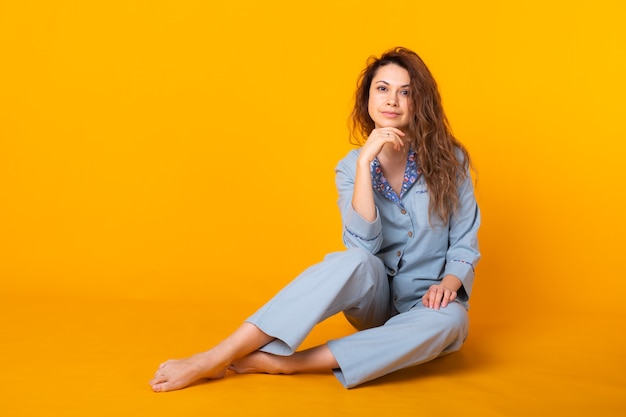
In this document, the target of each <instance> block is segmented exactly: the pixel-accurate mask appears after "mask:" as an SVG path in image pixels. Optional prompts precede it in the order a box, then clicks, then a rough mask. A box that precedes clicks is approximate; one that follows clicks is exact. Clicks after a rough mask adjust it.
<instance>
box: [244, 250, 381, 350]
mask: <svg viewBox="0 0 626 417" xmlns="http://www.w3.org/2000/svg"><path fill="white" fill-rule="evenodd" d="M340 311H350V312H351V313H352V314H353V315H354V316H355V317H356V316H359V314H358V312H359V311H361V314H360V315H361V316H363V317H367V321H368V322H369V325H370V327H371V326H377V325H381V324H383V323H384V322H385V321H386V320H387V319H388V318H389V317H390V316H391V312H392V311H393V304H392V302H391V296H390V294H389V282H388V279H387V273H386V271H385V267H384V265H383V263H382V261H381V260H380V259H378V258H377V257H376V256H374V255H372V254H370V253H368V252H366V251H364V250H362V249H350V250H347V251H344V252H337V253H332V254H330V255H328V256H326V258H324V260H323V261H322V262H321V263H319V264H317V265H314V266H312V267H310V268H308V269H307V270H305V271H304V272H303V273H302V274H300V275H299V276H298V277H297V278H296V279H295V280H293V281H292V282H291V283H290V284H289V285H287V286H286V287H285V288H284V289H283V290H282V291H280V292H279V293H278V294H276V296H275V297H274V298H272V299H271V300H270V301H269V302H268V303H267V304H265V305H264V306H263V307H262V308H261V309H260V310H259V311H257V312H256V313H255V314H254V315H253V316H252V317H250V318H249V319H248V320H247V321H248V322H249V323H252V324H254V325H255V326H257V327H258V328H259V329H261V330H262V331H263V332H264V333H266V334H268V335H270V336H272V337H274V338H276V339H275V340H273V341H272V342H270V343H269V344H267V345H266V346H263V347H262V348H261V350H262V351H264V352H268V353H272V354H276V355H291V354H293V353H294V351H295V350H296V349H297V347H298V346H299V345H300V344H301V343H302V341H303V340H304V338H305V337H306V336H307V335H308V334H309V332H310V331H311V330H312V329H313V327H314V326H315V325H316V324H317V323H319V322H321V321H323V320H324V319H326V318H328V317H330V316H332V315H334V314H336V313H338V312H340Z"/></svg>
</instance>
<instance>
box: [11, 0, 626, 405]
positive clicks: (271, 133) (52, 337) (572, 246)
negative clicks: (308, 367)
mask: <svg viewBox="0 0 626 417" xmlns="http://www.w3.org/2000/svg"><path fill="white" fill-rule="evenodd" d="M625 18H626V8H625V6H624V2H622V1H620V0H598V1H593V2H591V1H581V0H574V1H565V0H559V1H538V0H530V1H523V2H521V1H520V2H506V1H496V0H482V1H474V2H466V1H460V0H459V1H453V0H447V1H415V0H411V1H407V0H400V1H396V2H375V1H356V0H354V1H341V0H339V1H331V0H324V1H311V2H305V3H302V4H300V3H299V2H292V1H276V2H261V1H232V2H210V1H200V0H181V1H165V0H160V1H156V0H155V1H138V0H126V1H125V0H108V1H78V0H59V1H50V2H47V1H16V0H13V1H10V0H7V1H0V60H1V61H0V280H1V288H2V289H1V293H0V294H2V299H3V300H2V302H1V303H0V313H2V319H1V320H2V322H1V323H2V326H3V330H2V333H3V334H2V335H0V348H2V350H3V356H4V357H6V358H8V359H7V360H9V361H10V362H11V363H12V365H11V366H9V368H8V369H7V368H6V367H5V368H4V370H0V380H1V382H0V387H1V389H0V392H2V394H0V395H1V396H2V397H0V412H2V410H3V408H4V409H5V410H8V411H9V412H10V413H9V414H5V413H2V414H3V415H37V413H35V414H33V413H32V410H39V408H38V407H41V408H42V409H45V410H47V411H46V412H43V411H41V412H40V413H39V414H38V415H99V414H98V413H102V415H111V413H114V412H115V413H118V414H119V413H120V412H121V411H119V409H118V408H120V409H121V407H122V404H124V407H130V410H135V411H134V414H133V415H138V414H137V413H138V412H139V411H137V410H139V409H140V410H144V411H145V410H150V411H149V413H150V414H153V415H157V414H158V412H164V413H165V412H170V411H173V410H174V411H175V410H180V408H179V407H183V410H184V407H187V409H189V410H196V408H194V407H198V410H199V409H201V404H203V401H207V397H211V398H213V399H214V395H213V394H211V393H212V392H214V391H212V389H213V388H211V387H212V386H211V387H208V386H206V385H200V386H198V387H197V388H193V389H191V390H189V391H183V392H181V393H176V394H171V395H169V397H168V396H152V395H151V394H149V393H148V391H147V385H146V381H147V380H148V379H149V377H150V374H151V373H152V371H153V368H154V366H155V365H156V364H157V363H158V362H159V361H161V360H163V359H166V357H163V356H168V355H185V354H189V353H192V352H194V351H195V350H199V349H203V348H205V347H208V345H210V344H211V343H212V342H214V341H217V340H219V339H220V338H221V337H223V336H224V334H225V333H226V332H227V331H229V330H231V329H232V328H233V327H234V326H235V325H237V323H239V322H240V321H241V320H242V319H244V318H245V317H246V316H247V315H248V314H250V313H251V312H252V311H253V310H254V309H255V308H257V307H258V306H259V305H260V304H261V303H262V302H263V301H265V300H266V299H267V298H268V297H269V296H271V295H272V294H273V293H274V292H275V291H276V290H278V289H279V288H281V287H282V286H283V285H284V284H285V283H287V282H288V281H289V280H291V279H292V278H293V277H294V276H295V275H296V274H297V273H298V272H300V271H301V270H302V269H303V268H305V267H306V266H308V265H310V264H311V263H313V262H317V261H319V260H320V259H321V258H322V257H323V255H324V254H325V253H327V252H330V251H334V250H339V249H341V248H342V245H341V235H340V231H341V228H340V222H339V216H338V210H337V208H336V203H335V202H336V191H335V188H334V172H333V168H334V166H335V163H336V162H337V160H339V159H340V158H341V157H342V156H343V155H344V154H345V153H346V152H347V151H348V150H349V149H351V148H352V146H351V145H350V144H349V143H348V130H347V119H348V115H349V111H350V108H351V107H350V106H351V102H352V94H353V91H354V86H355V81H356V77H357V75H358V73H359V71H360V70H361V69H362V67H363V65H364V62H365V59H366V58H367V57H368V56H369V55H372V54H379V53H380V52H382V51H383V50H385V49H387V48H389V47H392V46H395V45H403V46H407V47H409V48H411V49H414V50H415V51H417V52H418V53H419V54H420V55H421V56H422V58H423V59H424V60H425V61H426V63H427V64H428V65H429V67H430V68H431V70H432V71H433V73H434V75H435V78H436V79H437V80H438V82H439V84H440V89H441V93H442V95H443V99H444V106H445V108H446V110H447V113H448V116H449V119H450V121H451V124H452V127H453V130H454V133H455V135H456V136H457V137H458V138H459V139H460V140H461V141H462V142H464V143H465V144H466V145H467V147H468V148H469V150H470V152H471V154H472V156H473V158H474V163H475V166H476V169H477V175H476V177H477V197H478V200H479V203H480V206H481V209H482V214H483V226H482V229H481V232H480V244H481V249H482V252H483V260H482V261H481V263H480V265H479V267H478V270H477V281H476V285H475V287H474V295H473V299H472V309H471V318H472V323H473V324H472V325H473V326H474V327H473V331H472V336H470V340H469V342H468V348H467V349H466V350H465V351H462V353H460V354H458V355H457V356H456V359H455V358H454V357H453V358H452V359H448V358H446V359H443V360H441V361H439V362H437V361H436V362H435V363H434V364H429V365H427V367H426V368H425V371H423V372H425V373H426V374H431V379H427V378H423V377H418V378H417V381H415V380H413V379H412V378H406V379H402V378H400V379H398V380H397V381H396V380H393V378H394V377H393V376H392V377H391V379H390V380H389V381H391V382H394V383H395V384H396V385H394V383H391V384H384V383H383V385H382V386H376V385H375V384H374V386H376V388H375V389H374V388H373V386H371V387H370V388H365V389H364V390H365V391H364V390H361V391H360V392H361V393H364V392H366V393H367V395H365V396H364V395H362V394H358V393H359V391H358V390H354V391H340V388H339V385H338V384H337V383H336V382H335V381H333V380H332V377H329V376H328V375H324V376H311V377H310V379H306V378H305V379H303V380H302V381H304V383H305V384H308V385H306V387H307V390H319V392H318V391H313V392H314V393H315V392H318V393H319V394H320V398H321V393H322V392H325V393H326V394H325V395H327V396H330V397H329V398H333V400H332V401H333V402H330V403H329V405H328V407H331V409H335V410H341V407H346V409H355V407H356V408H358V407H359V406H360V407H363V410H362V413H361V414H363V412H364V411H365V412H367V411H368V410H369V411H371V412H377V413H378V412H379V411H380V410H379V409H377V408H376V407H374V406H372V405H371V404H368V401H373V400H372V398H376V401H378V402H377V404H378V403H380V402H381V401H382V402H384V401H385V400H384V395H389V397H387V398H388V400H387V401H390V402H392V403H393V404H395V405H394V406H395V407H396V410H398V411H404V410H409V409H411V410H413V409H419V410H428V407H429V406H432V410H438V411H440V409H441V407H440V404H441V403H442V401H444V400H445V399H447V398H448V397H447V396H446V389H450V388H446V387H450V384H456V383H458V384H459V386H456V385H453V387H454V388H451V390H453V392H447V394H448V395H451V396H456V397H457V398H458V396H461V398H462V399H463V401H462V404H459V405H458V406H457V407H458V410H459V411H462V410H464V409H465V408H467V407H470V408H471V407H479V406H478V404H492V405H493V407H491V408H489V407H487V406H483V407H487V408H484V409H482V411H481V413H482V415H528V413H530V412H534V410H536V409H539V408H541V409H544V410H552V411H551V413H552V414H550V415H559V412H563V413H564V414H563V415H572V414H571V412H570V411H572V410H578V411H580V410H598V409H600V410H601V411H603V412H604V413H608V414H611V413H617V412H618V411H619V410H620V409H621V410H623V409H624V406H626V403H625V402H624V399H623V394H624V389H625V387H626V381H625V379H624V372H625V371H626V361H625V359H624V350H625V348H626V341H625V336H624V335H623V332H624V325H623V320H624V319H625V318H626V312H625V308H624V307H623V305H622V303H623V298H624V292H625V290H626V283H625V282H626V281H625V280H624V279H623V277H622V275H623V273H622V271H621V267H620V263H619V262H620V260H621V259H622V258H623V253H622V252H623V248H624V243H623V236H624V235H625V234H626V222H625V220H624V208H623V203H624V180H626V175H625V174H624V170H623V160H624V156H625V150H626V144H625V139H626V128H625V127H624V119H625V116H626V106H625V105H624V97H625V96H626V82H625V81H624V74H626V50H625V45H626V36H625V30H624V24H623V22H624V20H625ZM333 326H334V327H333ZM344 326H345V324H343V322H339V321H337V322H331V323H330V324H328V327H327V328H326V330H324V329H325V328H324V327H322V328H321V330H320V333H319V334H318V336H315V335H313V336H312V337H313V341H312V342H315V341H317V339H315V337H319V341H322V342H323V341H324V340H326V339H328V338H330V337H337V336H338V335H340V334H343V333H345V332H346V331H349V329H348V328H347V327H344ZM324 332H327V333H324ZM334 332H338V333H339V334H335V333H334ZM103 335H108V336H106V337H105V336H103ZM96 346H97V347H96ZM120 356H121V357H122V359H120ZM459 358H460V359H459ZM120 361H121V362H120ZM437 363H439V366H441V367H442V368H445V371H446V372H444V374H446V375H448V377H449V374H450V373H452V375H453V376H452V382H451V381H450V380H448V379H442V380H440V379H439V378H440V377H439V375H441V372H440V369H438V368H437V366H438V365H437ZM51 364H52V365H51ZM121 364H124V365H121ZM481 365H482V366H481ZM50 366H53V370H54V371H55V375H56V376H55V377H54V378H51V377H50V375H49V374H48V373H49V372H50ZM129 366H130V368H128V367H129ZM133 366H134V367H133ZM116 367H119V368H124V369H132V372H131V371H129V372H127V373H123V374H122V376H120V373H118V372H113V371H112V370H113V369H117V368H116ZM459 367H461V368H462V369H464V370H465V371H464V372H462V374H461V376H458V375H457V374H454V370H455V369H457V368H459ZM103 368H106V369H108V373H106V372H105V376H104V377H102V374H101V373H102V369H103ZM412 372H413V371H412ZM3 373H4V374H3ZM414 374H415V375H422V374H421V373H420V372H419V371H415V372H414ZM414 374H411V375H414ZM490 375H491V377H492V379H489V378H490ZM247 378H248V379H244V378H243V377H242V378H241V379H240V380H242V381H251V382H246V383H248V384H251V385H249V386H250V387H253V386H254V387H257V388H255V389H258V386H257V385H254V384H262V385H263V386H266V385H268V384H272V383H275V384H279V385H275V386H274V388H273V389H274V390H278V391H279V390H282V389H288V390H289V389H291V390H296V391H297V390H299V389H301V388H298V384H299V382H298V380H297V377H296V378H295V379H289V378H287V379H273V378H274V377H261V379H255V378H256V376H250V377H247ZM263 378H265V379H263ZM455 378H456V379H455ZM459 378H460V379H459ZM54 380H56V381H57V382H56V383H51V382H50V381H54ZM227 380H228V381H227ZM227 380H225V381H223V382H224V385H223V386H226V387H228V388H220V389H221V390H224V392H225V393H222V394H220V395H222V396H226V397H229V396H231V397H233V396H235V395H241V387H239V386H237V385H236V382H235V381H239V380H238V379H237V378H231V379H227ZM44 381H45V384H46V385H45V389H44V388H42V387H41V386H40V385H41V384H42V383H43V382H44ZM58 381H63V382H62V383H60V382H58ZM230 381H232V382H230ZM257 381H258V382H257ZM503 381H506V382H503ZM93 384H96V387H98V388H97V389H96V388H93V389H90V388H87V387H90V386H93ZM98 384H100V385H98ZM412 384H424V386H423V387H420V392H422V393H423V395H424V397H425V398H423V397H420V396H419V395H418V396H417V397H415V395H414V394H411V393H412V392H413V391H412V390H413V389H414V387H415V385H412ZM433 384H434V385H433ZM437 384H440V385H437ZM215 386H218V385H217V384H216V385H215ZM294 386H295V388H294ZM433 386H435V387H441V389H439V390H435V389H432V391H429V388H428V387H430V388H432V387H433ZM116 387H120V388H119V389H118V388H116ZM538 387H541V388H538ZM554 387H560V388H557V389H556V391H553V390H554V389H555V388H554ZM544 388H545V389H544ZM229 389H230V390H231V391H228V390H229ZM385 390H386V391H385ZM464 390H469V391H464ZM331 391H332V392H331ZM103 392H105V393H106V394H103ZM246 392H248V393H249V391H246ZM250 392H252V391H250ZM306 392H310V391H306ZM355 392H356V393H357V394H354V393H355ZM398 392H403V393H406V397H404V396H401V399H397V398H396V399H395V400H394V399H393V396H394V393H395V395H397V393H398ZM190 393H191V394H190ZM464 393H465V394H464ZM302 395H309V394H306V393H305V391H303V392H302ZM313 395H317V394H313ZM351 395H352V396H351ZM358 395H361V397H357V396H358ZM31 396H32V397H31ZM333 396H339V398H340V400H337V397H333ZM481 396H484V398H482V397H481ZM379 397H380V398H379ZM38 398H39V400H37V399H38ZM220 398H224V397H220ZM262 398H264V399H267V398H268V397H267V396H264V397H259V398H257V400H261V399H262ZM293 398H296V399H297V398H299V397H298V393H296V394H294V397H293ZM357 398H358V401H357V400H356V399H357ZM381 398H383V399H381ZM480 398H482V399H480ZM479 399H480V400H479ZM279 400H280V398H279V397H276V398H274V397H272V401H279ZM431 400H434V401H431ZM209 401H213V400H209ZM280 401H282V400H280ZM293 401H294V404H297V402H298V400H293ZM337 401H339V403H338V402H337ZM353 401H354V402H355V404H356V403H357V402H358V404H360V405H355V404H353V403H352V402H353ZM481 401H482V402H481ZM489 401H492V402H491V403H489ZM494 401H495V403H494ZM418 402H419V404H420V405H419V406H418V405H417V404H418ZM183 404H185V405H183ZM332 404H334V405H332ZM337 404H340V405H337ZM425 404H429V405H425ZM446 404H447V402H446ZM213 406H215V404H213ZM33 407H35V408H33ZM103 407H104V408H103ZM133 407H136V408H133ZM242 407H243V406H242ZM246 407H248V406H246ZM249 407H252V406H249ZM311 407H313V408H311ZM333 407H334V408H333ZM424 407H426V408H425V409H424ZM450 407H452V408H453V409H455V408H454V406H450ZM568 407H569V408H568ZM598 407H600V408H598ZM307 409H308V410H309V411H311V410H314V409H315V408H314V406H313V405H309V406H308V407H307ZM29 410H30V411H29ZM86 410H88V411H86ZM241 410H251V408H245V407H244V408H242V409H241ZM324 410H325V412H330V411H328V410H327V409H326V408H324ZM455 410H456V409H455ZM21 413H23V414H21ZM72 413H75V414H72ZM221 413H222V414H221V415H227V414H228V413H227V412H226V411H224V410H222V411H221ZM225 413H226V414H225ZM268 413H269V412H268ZM303 413H304V414H305V415H306V412H304V411H303ZM131 414H132V413H131ZM313 414H319V413H317V412H316V413H313ZM129 415H130V414H129ZM258 415H264V414H262V413H261V414H258ZM329 415H332V414H329ZM546 415H548V414H546Z"/></svg>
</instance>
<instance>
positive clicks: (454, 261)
mask: <svg viewBox="0 0 626 417" xmlns="http://www.w3.org/2000/svg"><path fill="white" fill-rule="evenodd" d="M459 202H460V207H459V210H458V212H457V213H456V214H455V215H453V216H451V218H450V224H449V229H450V230H449V242H450V245H449V247H448V251H447V252H446V266H445V271H444V277H443V279H442V281H441V282H440V283H439V284H437V285H432V286H431V287H430V288H429V289H428V291H427V293H426V294H425V295H424V297H423V298H422V303H423V304H424V305H425V306H426V307H429V308H434V309H439V308H440V307H444V308H445V307H446V306H447V305H448V304H449V303H450V302H452V301H454V300H455V299H456V297H457V295H458V292H459V291H460V290H462V291H463V294H464V295H465V296H469V294H470V293H471V290H472V285H473V282H474V268H475V266H476V264H477V263H478V260H479V259H480V252H479V250H478V228H479V226H480V211H479V209H478V205H477V204H476V198H475V196H474V188H473V186H472V179H471V176H470V175H469V172H468V173H467V175H466V177H465V179H464V180H463V182H462V183H461V184H459Z"/></svg>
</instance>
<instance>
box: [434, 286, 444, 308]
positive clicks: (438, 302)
mask: <svg viewBox="0 0 626 417" xmlns="http://www.w3.org/2000/svg"><path fill="white" fill-rule="evenodd" d="M443 296H444V292H443V290H442V289H441V288H437V293H436V294H435V302H434V303H433V308H434V309H435V310H439V308H440V307H441V300H442V299H443Z"/></svg>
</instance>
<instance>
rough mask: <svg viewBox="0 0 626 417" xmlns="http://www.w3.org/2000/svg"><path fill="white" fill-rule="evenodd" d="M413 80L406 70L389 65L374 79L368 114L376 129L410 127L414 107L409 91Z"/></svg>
mask: <svg viewBox="0 0 626 417" xmlns="http://www.w3.org/2000/svg"><path fill="white" fill-rule="evenodd" d="M410 82H411V79H410V77H409V73H408V71H407V70H405V69H404V68H402V67H400V66H398V65H395V64H387V65H384V66H382V67H380V68H378V71H377V72H376V75H374V78H373V79H372V84H371V85H370V96H369V101H368V112H369V115H370V117H371V118H372V120H373V121H374V124H375V126H376V128H377V129H378V128H381V127H395V128H398V129H401V130H402V129H404V128H405V127H407V126H408V125H409V120H410V117H411V114H412V108H411V107H412V106H411V99H410V94H411V91H410V89H409V83H410Z"/></svg>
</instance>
